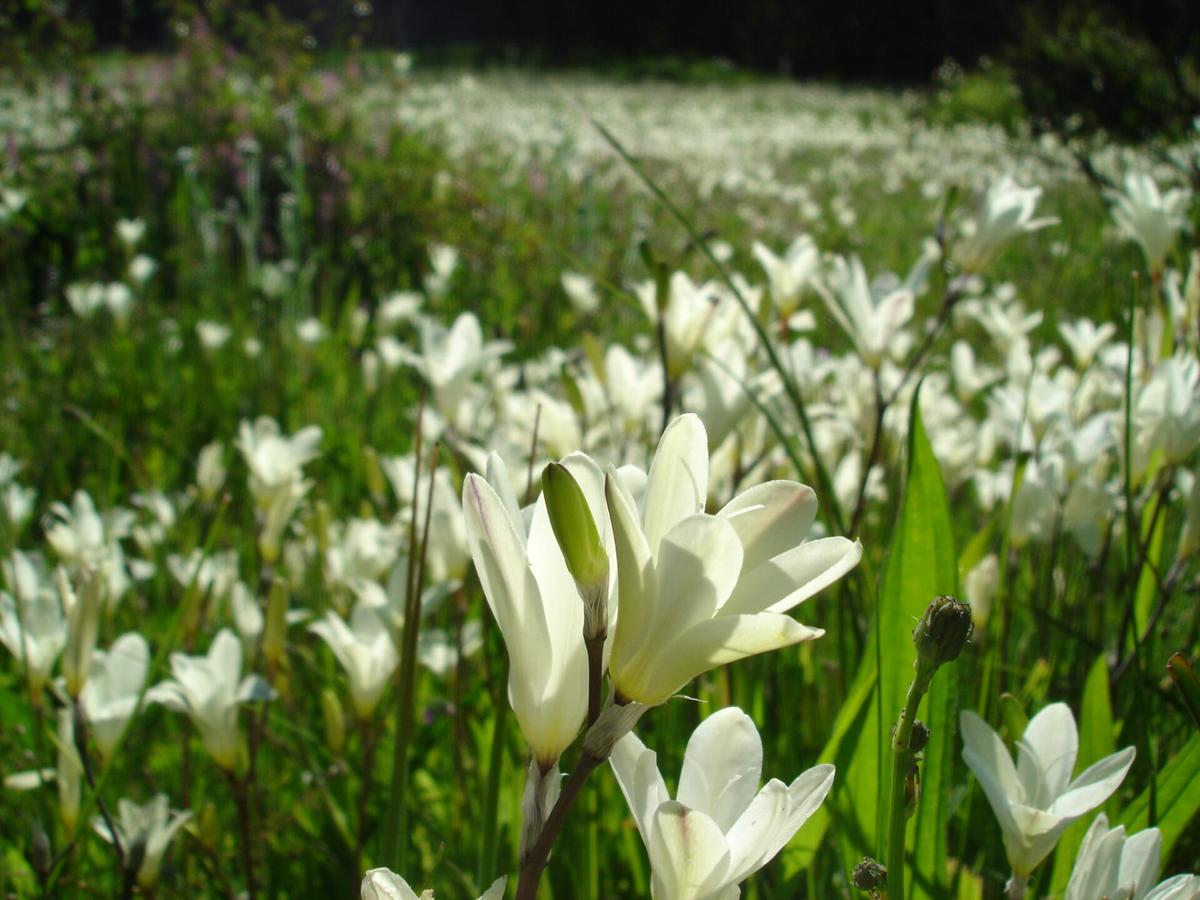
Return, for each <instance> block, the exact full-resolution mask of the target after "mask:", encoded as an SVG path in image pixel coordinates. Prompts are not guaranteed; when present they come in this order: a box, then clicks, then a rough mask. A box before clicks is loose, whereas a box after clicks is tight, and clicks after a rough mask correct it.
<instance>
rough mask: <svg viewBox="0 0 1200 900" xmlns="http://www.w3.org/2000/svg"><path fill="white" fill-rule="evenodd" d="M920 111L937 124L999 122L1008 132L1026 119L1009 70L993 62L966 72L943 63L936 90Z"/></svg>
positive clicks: (1012, 131) (1013, 131) (996, 123)
mask: <svg viewBox="0 0 1200 900" xmlns="http://www.w3.org/2000/svg"><path fill="white" fill-rule="evenodd" d="M921 114H922V115H923V116H924V118H925V119H926V120H927V121H929V122H933V123H936V124H939V125H959V124H963V123H968V122H979V123H983V124H985V125H999V126H1000V127H1001V128H1003V129H1004V130H1005V131H1007V132H1009V133H1010V134H1016V133H1017V132H1019V131H1020V129H1021V128H1022V127H1024V126H1025V124H1026V121H1027V115H1026V112H1025V107H1024V104H1022V102H1021V93H1020V91H1019V90H1018V89H1017V86H1016V83H1015V82H1014V79H1013V73H1012V70H1011V69H1009V67H1008V66H1003V65H996V64H992V63H988V64H986V65H982V66H980V67H979V68H977V69H972V70H971V71H968V72H964V71H962V69H960V68H959V67H958V66H956V65H954V64H947V65H945V66H943V67H942V68H941V69H940V70H939V72H938V86H937V89H936V93H935V94H934V96H933V97H932V98H931V99H930V101H929V104H928V105H927V106H926V107H924V108H923V109H922V111H921Z"/></svg>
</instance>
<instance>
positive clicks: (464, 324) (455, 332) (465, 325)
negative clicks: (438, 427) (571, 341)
mask: <svg viewBox="0 0 1200 900" xmlns="http://www.w3.org/2000/svg"><path fill="white" fill-rule="evenodd" d="M419 330H420V334H421V352H420V354H419V355H418V354H416V353H413V352H412V351H411V350H409V349H408V348H407V347H404V346H401V345H396V346H394V347H393V348H392V349H391V351H390V352H391V353H392V354H393V355H394V356H395V357H396V359H397V360H398V361H400V362H405V363H408V365H410V366H412V367H413V368H414V369H416V370H417V371H418V372H420V373H421V376H422V377H423V378H424V379H425V381H426V382H427V383H428V384H429V386H430V388H432V390H433V399H434V402H435V403H436V404H437V408H438V409H439V410H440V411H441V413H442V415H444V416H445V417H446V418H447V419H449V420H450V421H451V422H456V421H457V420H458V412H459V406H460V404H461V403H462V400H463V397H464V395H465V394H466V390H467V386H468V385H469V384H470V382H471V379H472V378H474V377H475V375H476V373H477V372H479V370H480V369H482V368H483V367H484V365H486V364H487V363H488V362H489V361H490V360H492V359H495V358H497V357H499V356H501V355H502V354H504V353H506V352H508V350H509V349H510V347H511V345H510V344H509V343H507V342H506V341H489V342H486V343H485V342H484V339H483V329H482V328H480V326H479V320H478V319H477V318H475V316H474V315H472V314H471V313H463V314H462V315H460V316H459V317H458V318H457V319H455V320H454V324H453V325H451V326H450V328H449V329H447V328H446V327H445V326H444V325H441V324H440V323H438V322H435V321H433V320H431V319H421V320H420V322H419Z"/></svg>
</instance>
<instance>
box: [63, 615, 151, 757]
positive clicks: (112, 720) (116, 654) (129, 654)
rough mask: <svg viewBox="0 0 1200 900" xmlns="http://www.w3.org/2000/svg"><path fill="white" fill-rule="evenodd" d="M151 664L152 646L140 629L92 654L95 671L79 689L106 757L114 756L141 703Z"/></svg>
mask: <svg viewBox="0 0 1200 900" xmlns="http://www.w3.org/2000/svg"><path fill="white" fill-rule="evenodd" d="M149 668H150V646H149V644H147V643H146V639H145V638H144V637H142V636H141V635H140V634H138V633H137V632H136V631H131V632H129V633H128V634H123V635H121V636H120V637H119V638H117V639H116V640H115V641H113V645H112V646H111V647H110V648H109V649H108V651H107V652H105V651H103V650H97V651H96V652H95V653H94V654H93V656H92V671H91V673H90V674H89V675H88V680H87V683H86V684H85V685H84V686H83V690H81V691H80V692H79V702H80V703H81V704H82V705H83V710H84V713H85V714H86V715H87V723H88V725H89V727H90V728H91V736H92V739H93V740H94V741H95V743H96V748H97V749H98V750H99V751H100V755H101V756H102V757H104V758H105V759H107V758H109V757H110V756H112V752H113V750H114V749H115V748H116V746H117V741H118V740H119V739H120V737H121V732H122V731H123V730H124V728H125V723H126V722H128V721H129V717H130V716H132V715H133V712H134V709H135V708H136V707H137V701H138V695H139V694H140V693H141V691H142V685H144V684H145V683H146V673H147V671H148V670H149Z"/></svg>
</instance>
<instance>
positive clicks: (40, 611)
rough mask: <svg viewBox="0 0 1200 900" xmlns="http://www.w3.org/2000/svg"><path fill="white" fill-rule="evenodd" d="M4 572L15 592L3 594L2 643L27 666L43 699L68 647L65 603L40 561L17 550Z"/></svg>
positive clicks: (0, 613) (0, 612) (0, 593)
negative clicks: (60, 657) (45, 687)
mask: <svg viewBox="0 0 1200 900" xmlns="http://www.w3.org/2000/svg"><path fill="white" fill-rule="evenodd" d="M0 569H2V571H3V573H4V580H5V583H6V584H7V585H8V588H9V591H11V593H9V592H6V591H0V643H2V644H4V646H5V647H7V648H8V650H9V652H10V653H11V654H12V655H13V656H15V657H16V658H17V659H18V660H19V661H20V662H21V663H22V664H23V666H24V667H25V669H26V672H27V673H28V677H29V682H30V686H31V687H32V689H33V693H34V695H35V696H40V695H41V692H42V688H43V687H44V686H45V685H46V682H47V681H49V680H50V673H51V672H52V671H53V669H54V663H55V662H56V661H57V660H58V657H59V655H60V654H61V653H62V651H63V648H64V647H66V645H67V618H66V616H65V615H64V614H63V607H62V600H61V599H60V597H59V595H58V592H57V591H56V590H55V589H54V586H53V584H52V582H51V581H50V578H49V576H48V575H47V573H46V572H45V570H44V567H43V566H42V564H41V559H40V558H39V557H37V556H30V555H27V554H25V553H22V552H21V551H20V550H14V551H13V555H12V558H11V559H8V560H5V561H4V563H3V566H2V567H0Z"/></svg>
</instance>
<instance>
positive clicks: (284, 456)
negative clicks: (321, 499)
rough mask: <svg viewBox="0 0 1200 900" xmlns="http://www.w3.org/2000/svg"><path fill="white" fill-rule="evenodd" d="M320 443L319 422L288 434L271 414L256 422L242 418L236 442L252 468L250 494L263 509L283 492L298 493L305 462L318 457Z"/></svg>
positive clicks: (268, 506)
mask: <svg viewBox="0 0 1200 900" xmlns="http://www.w3.org/2000/svg"><path fill="white" fill-rule="evenodd" d="M320 443H321V429H320V428H318V427H317V426H316V425H309V426H308V427H307V428H302V429H300V430H299V431H297V432H296V433H295V434H294V435H292V436H291V437H287V436H285V435H284V434H282V433H281V432H280V430H279V424H278V423H277V422H276V421H275V420H274V419H271V418H269V417H267V416H259V417H258V418H257V419H255V420H254V423H253V424H251V423H250V422H248V421H247V420H245V419H243V420H242V422H241V424H240V425H239V426H238V437H237V441H236V444H237V448H238V450H240V451H241V453H242V458H243V459H244V460H245V461H246V466H247V468H249V469H250V493H252V494H253V495H254V501H255V503H257V504H258V505H259V507H260V509H263V510H266V509H269V508H270V507H271V506H272V504H273V502H274V500H275V499H276V498H277V497H278V496H279V495H284V496H287V495H290V494H292V493H294V488H295V487H296V485H298V484H300V483H301V478H302V476H303V467H304V464H305V463H307V462H309V461H310V460H312V459H315V458H316V456H317V455H318V453H319V452H320V450H319V449H318V448H319V446H320Z"/></svg>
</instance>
